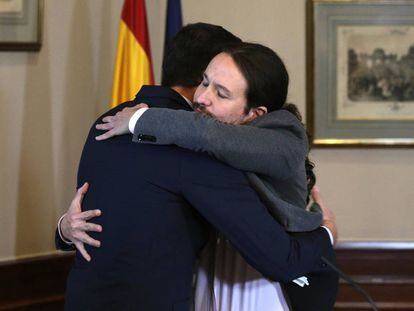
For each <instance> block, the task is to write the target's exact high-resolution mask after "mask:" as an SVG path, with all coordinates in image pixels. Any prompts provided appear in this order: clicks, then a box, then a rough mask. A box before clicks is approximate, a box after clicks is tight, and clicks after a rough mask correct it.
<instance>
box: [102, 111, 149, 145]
mask: <svg viewBox="0 0 414 311" xmlns="http://www.w3.org/2000/svg"><path fill="white" fill-rule="evenodd" d="M141 108H148V105H146V104H139V105H136V106H134V107H126V108H124V109H122V110H121V111H119V112H117V113H116V114H115V115H114V116H107V117H105V118H103V119H102V122H104V123H100V124H97V125H96V129H98V130H106V131H107V132H105V133H104V134H102V135H99V136H96V137H95V139H96V140H105V139H108V138H111V137H113V136H117V135H123V134H128V133H129V129H128V125H129V120H130V119H131V117H132V116H133V115H134V113H135V112H136V111H137V110H139V109H141Z"/></svg>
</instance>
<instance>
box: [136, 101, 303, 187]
mask: <svg viewBox="0 0 414 311" xmlns="http://www.w3.org/2000/svg"><path fill="white" fill-rule="evenodd" d="M251 125H253V126H250V125H233V124H226V123H222V122H220V121H217V120H215V119H213V118H211V117H208V116H206V115H203V114H200V113H195V112H190V111H180V110H172V109H162V108H150V109H148V110H147V111H145V113H143V114H142V116H140V118H139V120H138V121H137V122H136V125H135V130H134V137H135V141H139V142H143V143H154V144H163V145H170V144H175V145H178V146H180V147H183V148H186V149H190V150H193V151H205V152H207V153H209V154H210V155H213V156H215V157H216V158H217V159H219V160H221V161H223V162H225V163H228V164H229V165H231V166H233V167H235V168H237V169H240V170H244V171H250V172H255V173H258V174H264V175H270V176H272V177H276V178H280V179H284V178H287V177H289V175H290V174H292V172H295V171H296V170H297V168H298V167H300V165H303V163H304V161H305V158H306V155H307V152H308V141H307V137H306V132H305V130H304V128H303V126H302V124H301V123H300V122H299V120H297V119H296V117H295V116H294V115H292V114H291V113H290V112H288V111H285V110H280V111H274V112H271V113H269V114H267V115H264V116H262V117H260V118H257V119H256V120H254V121H253V122H252V123H251ZM140 135H141V136H143V135H144V136H152V137H154V138H155V140H153V141H145V140H140V139H138V138H139V136H140Z"/></svg>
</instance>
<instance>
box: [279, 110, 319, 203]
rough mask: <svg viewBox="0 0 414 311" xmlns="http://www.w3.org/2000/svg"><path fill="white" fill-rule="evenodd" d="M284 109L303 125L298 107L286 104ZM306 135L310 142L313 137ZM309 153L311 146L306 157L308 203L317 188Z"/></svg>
mask: <svg viewBox="0 0 414 311" xmlns="http://www.w3.org/2000/svg"><path fill="white" fill-rule="evenodd" d="M282 109H284V110H287V111H289V112H290V113H291V114H293V115H294V116H295V117H296V118H297V119H298V120H299V121H300V122H301V123H302V115H301V114H300V112H299V109H298V107H297V106H296V105H294V104H291V103H285V104H284V105H283V107H282ZM302 125H303V127H304V128H305V125H304V124H303V123H302ZM305 131H306V129H305ZM306 135H307V137H308V141H310V140H311V135H310V134H309V132H308V131H306ZM309 151H310V146H309V147H308V155H307V156H306V159H305V170H306V180H307V188H308V197H307V199H306V203H309V201H310V193H311V190H312V188H313V186H315V183H316V176H315V173H314V172H313V169H314V168H315V164H314V163H313V162H312V161H310V160H309Z"/></svg>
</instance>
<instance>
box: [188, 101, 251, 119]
mask: <svg viewBox="0 0 414 311" xmlns="http://www.w3.org/2000/svg"><path fill="white" fill-rule="evenodd" d="M193 110H194V112H196V113H200V114H202V115H204V116H207V117H210V118H212V119H215V120H217V121H219V122H221V123H225V124H233V125H234V124H238V125H245V124H249V123H250V122H251V121H253V120H254V119H255V118H254V117H251V118H245V117H240V119H236V120H220V119H219V118H217V117H216V116H214V115H213V114H212V113H210V112H208V111H207V109H206V106H205V105H204V104H201V103H198V102H193Z"/></svg>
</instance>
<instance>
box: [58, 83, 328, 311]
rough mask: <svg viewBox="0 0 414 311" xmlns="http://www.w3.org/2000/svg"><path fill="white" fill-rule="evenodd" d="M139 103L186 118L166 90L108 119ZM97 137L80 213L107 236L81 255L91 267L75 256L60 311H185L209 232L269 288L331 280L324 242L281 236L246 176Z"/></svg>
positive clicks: (171, 151)
mask: <svg viewBox="0 0 414 311" xmlns="http://www.w3.org/2000/svg"><path fill="white" fill-rule="evenodd" d="M139 102H148V103H151V105H152V106H157V107H169V108H177V109H189V107H188V105H187V103H186V102H185V101H184V100H183V99H182V98H181V97H180V95H179V94H177V93H175V92H174V91H172V90H170V89H168V88H162V87H144V88H143V89H142V90H141V91H140V93H138V96H137V98H136V100H135V101H133V102H128V103H125V104H123V105H120V106H118V107H116V108H115V109H113V110H112V111H110V112H108V113H107V114H113V113H115V112H116V111H118V110H120V109H122V108H124V107H126V106H132V105H135V104H137V103H139ZM99 120H101V118H100V119H99ZM98 134H99V131H98V130H96V129H95V124H94V126H93V127H92V129H91V131H90V133H89V136H88V138H87V141H86V143H85V147H84V150H83V153H82V158H81V161H80V165H79V172H78V185H79V186H80V185H82V184H83V183H84V182H86V181H88V182H89V183H90V188H89V191H88V193H87V195H86V196H85V198H84V201H83V209H84V210H89V209H96V208H99V209H101V210H102V215H101V216H100V217H98V218H97V219H96V221H95V222H96V223H99V224H101V225H102V226H103V232H101V233H92V235H93V236H94V237H96V238H97V239H99V240H100V241H101V242H102V246H101V247H100V248H93V247H87V250H88V252H89V253H90V254H91V256H92V261H91V262H89V263H88V262H86V261H85V260H83V258H82V257H81V256H80V254H77V255H76V259H75V263H74V266H73V268H72V270H71V272H70V275H69V278H68V282H67V292H66V297H65V301H66V302H65V308H66V310H157V311H158V310H160V311H161V310H189V309H190V301H191V298H192V276H193V272H194V267H195V261H196V258H197V256H198V254H199V252H200V250H201V249H202V247H203V246H204V245H205V243H206V241H207V236H208V231H209V228H210V227H209V225H208V224H207V222H208V223H209V224H211V225H213V226H214V227H215V228H216V229H217V230H219V231H220V232H221V233H223V234H224V235H225V236H226V237H227V238H228V239H229V240H230V241H231V242H232V244H233V245H234V246H235V247H236V249H238V250H239V252H240V253H241V254H242V255H243V256H244V258H245V259H246V260H247V262H249V263H250V264H251V265H252V266H253V267H254V268H256V269H257V270H258V271H260V272H262V273H263V274H264V275H265V276H266V277H268V278H270V279H273V280H277V281H281V282H290V281H291V280H292V279H295V278H297V277H299V276H302V275H305V274H307V273H309V272H314V273H326V272H327V271H329V270H328V268H327V267H326V266H325V265H324V264H323V263H322V262H321V259H320V258H321V256H327V257H332V256H333V249H332V246H331V245H330V241H329V237H328V234H327V232H326V231H325V230H324V229H322V228H320V229H318V230H315V231H313V232H311V233H306V234H296V235H292V234H287V233H286V232H285V230H284V228H283V227H282V226H280V225H279V224H278V223H277V222H276V221H275V220H274V219H273V218H272V217H271V215H270V214H269V213H268V212H267V210H266V208H265V206H264V205H263V204H262V203H261V202H260V200H259V198H258V196H257V195H256V193H255V192H254V191H253V190H252V189H251V187H250V186H249V183H248V181H247V179H246V177H245V176H244V174H243V173H242V172H240V171H238V170H236V169H233V168H231V167H229V166H227V165H226V164H223V163H221V162H219V161H216V160H215V159H213V158H211V157H209V156H208V155H205V154H200V153H194V152H192V151H188V150H184V149H181V148H178V147H175V146H154V145H147V144H137V143H133V142H131V138H132V135H123V136H117V137H114V138H112V139H109V140H106V141H102V142H98V141H96V140H95V136H97V135H98ZM144 139H146V138H145V137H144ZM149 139H151V138H149ZM57 243H58V245H61V244H59V243H60V242H59V241H57ZM308 310H310V309H308Z"/></svg>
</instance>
